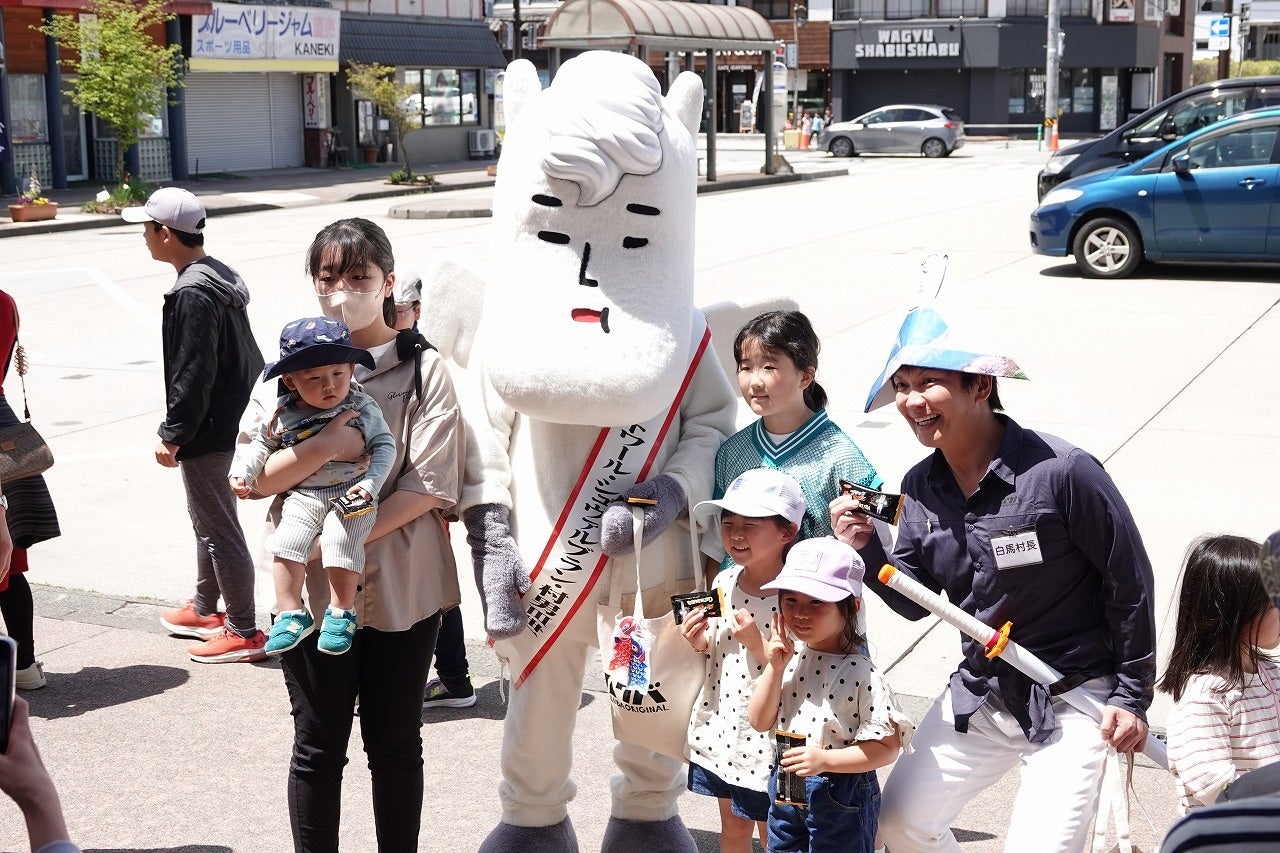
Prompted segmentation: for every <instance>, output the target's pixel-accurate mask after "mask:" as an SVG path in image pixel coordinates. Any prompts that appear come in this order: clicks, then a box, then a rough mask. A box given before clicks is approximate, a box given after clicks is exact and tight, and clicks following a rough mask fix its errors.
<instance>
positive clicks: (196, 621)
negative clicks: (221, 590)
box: [160, 598, 227, 640]
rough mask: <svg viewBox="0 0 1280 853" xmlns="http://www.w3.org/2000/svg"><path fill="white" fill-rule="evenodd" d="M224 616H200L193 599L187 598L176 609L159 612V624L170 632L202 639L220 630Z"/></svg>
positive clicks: (222, 614) (218, 614) (216, 614)
mask: <svg viewBox="0 0 1280 853" xmlns="http://www.w3.org/2000/svg"><path fill="white" fill-rule="evenodd" d="M226 616H227V614H225V613H215V614H213V615H212V616H201V615H200V614H199V613H197V612H196V603H195V601H194V600H192V599H190V598H188V599H187V600H186V601H184V602H183V603H182V606H181V607H179V608H178V609H177V610H165V611H163V612H162V613H161V614H160V624H161V625H163V626H164V627H165V630H166V631H168V632H169V633H170V634H174V635H176V636H179V637H191V638H192V639H195V640H203V639H205V638H206V637H212V636H213V635H214V634H216V633H218V632H219V631H221V630H222V626H223V623H224V621H225V619H226Z"/></svg>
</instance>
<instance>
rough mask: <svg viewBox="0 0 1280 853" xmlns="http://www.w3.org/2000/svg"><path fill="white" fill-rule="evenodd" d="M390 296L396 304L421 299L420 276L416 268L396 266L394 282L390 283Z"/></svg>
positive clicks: (409, 302)
mask: <svg viewBox="0 0 1280 853" xmlns="http://www.w3.org/2000/svg"><path fill="white" fill-rule="evenodd" d="M391 298H392V299H394V300H395V302H396V304H397V305H411V304H413V303H414V302H421V301H422V276H421V275H420V274H419V273H418V271H417V270H416V269H414V268H413V267H407V266H397V267H396V283H395V284H394V285H392V288H391Z"/></svg>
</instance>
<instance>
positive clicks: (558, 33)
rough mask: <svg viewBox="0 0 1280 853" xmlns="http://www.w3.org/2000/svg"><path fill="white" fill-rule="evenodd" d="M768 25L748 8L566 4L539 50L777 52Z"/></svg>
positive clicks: (592, 0) (637, 1)
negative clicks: (637, 48)
mask: <svg viewBox="0 0 1280 853" xmlns="http://www.w3.org/2000/svg"><path fill="white" fill-rule="evenodd" d="M777 43H778V41H777V38H776V37H775V36H774V34H773V30H772V29H771V28H770V27H769V22H768V21H766V20H765V19H764V17H763V16H761V15H760V13H759V12H756V11H754V10H752V9H748V8H746V7H744V6H718V5H712V4H710V3H687V2H680V0H565V2H564V3H562V4H561V5H560V8H559V9H558V10H557V11H556V13H555V14H554V15H552V16H551V19H550V20H549V21H548V22H547V29H546V32H545V34H544V35H543V36H542V37H541V38H539V39H538V44H539V46H544V47H572V48H606V49H607V48H626V47H633V46H643V47H647V48H651V49H654V50H695V51H697V50H768V51H771V50H773V48H774V46H775V45H777Z"/></svg>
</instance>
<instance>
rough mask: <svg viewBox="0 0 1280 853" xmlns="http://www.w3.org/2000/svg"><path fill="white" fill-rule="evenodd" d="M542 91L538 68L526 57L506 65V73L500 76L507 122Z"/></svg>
mask: <svg viewBox="0 0 1280 853" xmlns="http://www.w3.org/2000/svg"><path fill="white" fill-rule="evenodd" d="M541 91H542V81H541V80H539V79H538V69H536V68H534V67H533V63H532V62H530V61H529V60H527V59H517V60H515V61H514V62H512V63H511V64H510V65H508V66H507V73H506V75H505V76H504V77H503V78H502V109H503V113H504V115H505V117H506V121H507V124H510V123H511V122H512V121H513V120H514V119H515V117H516V115H517V114H518V113H519V112H520V110H521V109H522V108H523V107H524V105H525V104H527V103H528V102H529V101H530V100H532V99H533V96H534V95H536V94H538V93H539V92H541Z"/></svg>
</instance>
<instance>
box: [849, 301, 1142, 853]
mask: <svg viewBox="0 0 1280 853" xmlns="http://www.w3.org/2000/svg"><path fill="white" fill-rule="evenodd" d="M998 377H1005V378H1018V379H1025V378H1026V377H1025V375H1024V374H1023V372H1022V370H1021V368H1020V367H1019V366H1018V364H1017V362H1016V361H1015V360H1014V359H1013V358H1012V357H1011V356H1010V355H1009V354H1008V353H1007V350H1006V349H1005V348H1004V347H1003V346H1002V345H1001V344H1000V343H999V342H998V341H997V340H996V339H995V337H994V336H992V335H991V334H989V333H987V332H986V331H984V330H982V328H981V326H980V324H979V323H978V322H976V321H975V320H972V319H970V318H962V316H961V312H959V311H958V310H955V309H952V308H950V307H949V306H942V305H940V304H938V303H929V304H925V305H922V306H920V307H918V308H915V309H913V310H912V311H911V312H910V313H909V314H908V315H907V318H906V320H905V321H904V322H903V324H902V328H901V330H900V331H899V332H898V337H897V340H896V341H895V343H894V346H893V349H892V350H891V352H890V354H889V358H888V361H887V363H886V364H885V367H884V370H883V371H881V373H880V375H879V377H878V378H877V379H876V382H875V384H874V385H873V386H872V389H871V393H870V394H869V395H868V398H867V411H870V410H871V409H873V408H876V407H878V406H881V405H884V404H885V403H888V402H890V401H891V400H892V401H893V402H895V404H896V405H897V407H898V411H899V412H900V413H901V414H902V416H903V417H904V418H905V419H906V421H907V423H908V425H909V426H910V427H911V429H912V431H913V432H914V433H915V435H916V438H917V439H918V440H919V441H920V443H921V444H923V445H924V446H925V447H929V448H932V449H933V453H932V454H931V455H930V456H929V457H927V458H926V459H924V460H923V461H922V462H920V463H918V464H917V465H916V466H915V467H914V468H912V469H911V470H910V471H909V472H908V473H907V475H906V477H905V478H904V479H903V482H902V491H903V493H904V495H905V496H906V497H905V501H904V507H903V512H902V516H901V520H900V522H899V525H898V537H897V543H896V545H895V547H894V548H893V551H892V554H886V553H885V550H884V547H883V546H882V543H881V541H880V537H878V536H873V535H872V526H871V520H870V519H869V518H868V517H867V516H866V515H864V514H863V513H860V512H858V511H857V510H858V506H859V505H858V503H857V498H855V497H853V496H848V495H842V496H841V497H839V498H837V499H836V500H834V501H833V502H832V503H831V516H832V518H831V522H832V527H833V529H834V530H835V532H836V535H837V536H838V537H839V538H840V539H842V540H843V541H845V542H847V543H849V544H850V545H852V546H854V547H855V548H858V549H859V552H860V554H861V556H862V558H863V560H864V562H865V563H866V564H867V565H868V566H870V567H879V566H882V565H884V564H885V563H886V562H889V563H892V564H893V565H894V566H895V567H896V568H897V569H898V571H900V572H903V573H905V574H907V575H910V576H911V577H913V578H915V579H916V580H918V581H920V582H921V583H922V584H924V585H925V586H927V587H928V588H929V589H931V590H934V591H938V592H945V594H946V595H947V597H948V598H949V599H950V600H951V602H952V603H953V604H955V605H957V606H959V607H960V608H961V609H963V610H965V611H966V612H967V613H969V614H970V615H972V616H975V617H976V618H977V619H978V620H980V621H981V622H983V623H985V624H987V625H993V626H999V625H1002V624H1004V623H1005V622H1006V621H1012V623H1013V629H1012V630H1013V637H1014V638H1015V639H1016V640H1017V641H1018V643H1019V644H1020V645H1021V646H1023V647H1024V648H1025V649H1027V650H1029V651H1031V652H1032V653H1034V654H1036V655H1037V656H1039V657H1040V658H1041V659H1042V660H1043V661H1045V662H1046V663H1047V664H1049V665H1050V666H1052V667H1053V668H1055V669H1056V670H1058V671H1059V672H1062V673H1064V675H1065V677H1064V679H1063V681H1062V682H1059V683H1058V684H1055V685H1049V686H1045V685H1041V684H1037V683H1035V682H1033V681H1032V680H1031V679H1030V678H1029V677H1027V676H1025V675H1023V674H1022V673H1020V672H1018V671H1017V670H1015V669H1013V668H1012V667H1011V666H1010V665H1009V664H1007V663H1006V662H1005V661H1004V660H1002V659H1000V658H998V657H997V658H995V659H989V658H988V657H987V656H986V654H985V651H986V650H985V649H984V648H983V647H982V646H981V644H979V643H977V642H976V641H974V640H970V639H964V640H963V641H962V643H961V647H962V651H963V653H964V659H963V660H962V661H961V663H960V666H959V668H958V669H957V670H956V672H955V673H954V674H953V675H952V676H951V680H950V684H949V685H948V686H947V688H946V689H945V690H944V691H943V693H942V695H941V696H940V697H939V698H938V700H937V701H936V702H935V703H934V705H933V707H932V708H931V709H930V711H929V713H928V714H927V715H926V717H925V718H924V720H923V722H922V723H921V725H920V728H919V730H918V731H917V733H916V737H915V740H914V745H915V751H914V752H913V753H912V754H910V755H906V756H903V757H902V758H901V759H900V760H899V761H898V763H897V765H896V766H895V767H894V769H893V773H892V775H891V776H890V778H889V780H888V782H887V784H886V785H885V789H884V799H883V802H882V812H881V816H880V827H881V832H882V834H883V838H884V840H885V842H887V844H888V846H889V848H890V849H891V850H893V851H894V853H910V852H911V851H933V850H949V851H958V850H959V849H960V847H959V845H958V844H957V842H956V840H955V838H954V837H953V836H952V834H951V830H950V826H951V823H952V821H953V820H954V819H955V818H956V816H957V815H958V814H959V813H960V811H961V809H962V808H963V807H964V805H965V804H966V803H967V802H968V801H969V800H971V799H973V798H974V797H977V796H978V795H980V794H981V793H982V792H983V791H984V790H986V789H987V788H989V787H990V786H991V785H993V784H995V782H996V781H998V780H999V779H1000V777H1002V776H1003V775H1004V774H1005V772H1006V771H1007V770H1009V769H1010V768H1012V767H1014V766H1015V765H1021V768H1022V790H1021V792H1020V794H1019V796H1018V798H1017V800H1016V801H1015V803H1014V809H1013V814H1012V816H1011V819H1010V825H1009V831H1008V835H1007V836H1006V841H1005V849H1007V850H1036V851H1064V853H1066V851H1077V850H1081V849H1083V848H1084V847H1085V842H1086V840H1087V837H1088V833H1089V829H1090V826H1091V823H1092V820H1093V815H1094V812H1095V811H1096V809H1097V799H1098V789H1099V783H1100V781H1101V774H1102V769H1103V766H1104V761H1105V759H1106V757H1107V750H1108V748H1114V749H1116V750H1117V751H1120V752H1128V751H1131V750H1134V749H1135V748H1140V747H1141V745H1142V744H1143V743H1144V741H1145V739H1146V736H1147V723H1146V709H1147V707H1148V706H1149V705H1150V703H1151V698H1152V685H1153V682H1154V680H1155V619H1154V613H1153V605H1152V594H1153V581H1152V574H1151V563H1150V561H1149V560H1148V558H1147V554H1146V551H1145V549H1144V548H1143V544H1142V539H1141V537H1140V536H1139V535H1138V531H1137V529H1136V527H1135V525H1134V521H1133V517H1132V515H1131V514H1130V512H1129V508H1128V506H1127V505H1126V504H1125V502H1124V498H1122V497H1121V495H1120V493H1119V491H1118V490H1117V489H1116V486H1115V483H1113V482H1112V480H1111V477H1110V476H1109V475H1108V474H1107V473H1106V471H1104V470H1103V468H1102V465H1101V463H1099V462H1098V460H1096V459H1095V458H1093V457H1092V456H1090V455H1089V454H1088V453H1086V452H1085V451H1083V450H1080V449H1079V448H1077V447H1073V446H1072V445H1071V444H1069V443H1067V442H1066V441H1063V440H1062V439H1060V438H1057V437H1055V436H1052V435H1046V434H1044V433H1039V432H1033V431H1032V430H1029V429H1025V428H1023V427H1022V426H1020V425H1019V424H1018V423H1017V422H1016V421H1014V420H1013V419H1012V418H1010V417H1008V416H1007V415H1005V414H1003V413H1001V412H1000V411H998V410H999V409H1000V408H1001V405H1000V401H999V397H998V395H997V393H996V381H997V378H998ZM875 575H876V572H874V571H871V572H868V573H867V578H866V583H867V585H868V586H869V587H870V588H871V589H873V590H875V591H876V593H877V594H879V595H880V596H881V597H882V598H883V599H884V600H885V601H886V603H888V604H889V606H890V607H892V608H893V609H894V610H895V611H896V612H898V613H899V614H900V615H902V616H905V617H906V618H908V619H920V618H922V617H924V616H926V615H928V611H927V610H925V609H924V608H922V607H920V606H919V605H917V604H915V603H913V602H911V601H908V600H906V599H905V598H903V597H901V596H899V595H898V594H897V593H895V592H893V591H891V590H889V589H887V588H886V587H884V586H883V585H882V584H881V583H879V581H878V580H877V579H876V578H875ZM1074 686H1080V687H1082V689H1085V690H1087V691H1089V692H1090V693H1093V694H1094V695H1095V696H1096V697H1097V698H1098V699H1099V701H1101V702H1102V703H1103V704H1104V705H1106V711H1105V712H1104V715H1103V720H1102V723H1101V725H1100V726H1099V724H1098V723H1097V722H1095V721H1094V720H1092V719H1090V718H1089V717H1088V716H1087V715H1085V714H1084V713H1082V712H1080V711H1078V710H1076V709H1075V708H1073V707H1071V706H1069V705H1067V704H1066V703H1064V702H1063V701H1062V700H1061V699H1058V698H1056V696H1057V694H1058V693H1060V692H1062V691H1063V690H1067V689H1070V688H1071V687H1074ZM957 779H959V780H963V781H960V782H957V781H955V780H957ZM922 804H927V807H922Z"/></svg>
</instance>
